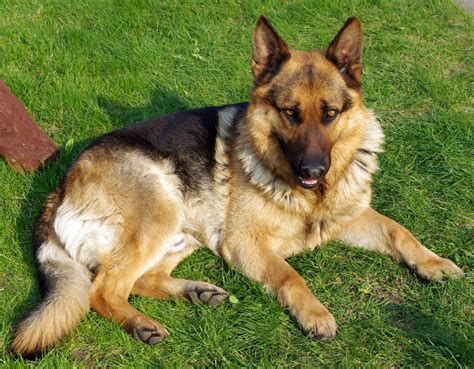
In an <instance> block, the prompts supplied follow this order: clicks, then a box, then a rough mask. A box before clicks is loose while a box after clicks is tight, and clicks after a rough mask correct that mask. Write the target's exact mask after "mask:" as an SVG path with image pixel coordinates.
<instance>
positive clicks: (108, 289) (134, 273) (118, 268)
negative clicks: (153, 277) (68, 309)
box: [90, 239, 168, 344]
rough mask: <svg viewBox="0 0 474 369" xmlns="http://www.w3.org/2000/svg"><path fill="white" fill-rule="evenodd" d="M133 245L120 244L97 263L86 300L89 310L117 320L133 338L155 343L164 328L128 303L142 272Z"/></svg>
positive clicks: (142, 264) (138, 257)
mask: <svg viewBox="0 0 474 369" xmlns="http://www.w3.org/2000/svg"><path fill="white" fill-rule="evenodd" d="M127 241H129V242H133V241H134V240H133V239H128V240H127ZM138 242H140V240H138ZM137 249H138V247H137V248H135V247H134V248H132V247H126V248H122V250H120V252H118V253H116V254H115V255H113V256H112V257H110V259H109V261H108V262H107V263H104V264H102V265H101V266H100V268H99V271H98V273H97V276H96V278H95V279H94V282H93V285H92V288H91V291H90V302H91V307H92V309H93V310H95V311H96V312H97V313H99V314H100V315H102V316H104V317H106V318H107V319H110V320H113V321H115V322H117V323H119V324H120V325H121V326H122V327H123V328H125V329H126V330H127V331H128V332H129V333H130V334H131V335H132V336H134V337H135V338H136V339H137V340H140V341H143V342H145V343H148V344H155V343H158V342H161V341H162V340H163V339H165V338H166V336H168V332H167V331H166V329H165V328H164V327H163V326H162V325H160V324H159V323H158V322H156V321H154V320H153V319H151V318H149V317H147V316H145V315H144V314H142V313H140V312H139V311H137V310H136V309H135V308H133V307H132V306H131V305H130V304H129V303H128V297H129V294H130V291H131V290H132V287H133V284H134V283H135V281H136V280H137V279H138V278H139V277H140V275H141V274H142V273H143V267H144V260H143V259H142V258H141V257H140V255H139V254H140V253H139V252H137V251H138V250H137Z"/></svg>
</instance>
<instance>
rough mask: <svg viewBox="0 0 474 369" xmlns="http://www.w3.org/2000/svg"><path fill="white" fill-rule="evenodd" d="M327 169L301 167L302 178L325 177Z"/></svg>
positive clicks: (312, 166) (317, 166)
mask: <svg viewBox="0 0 474 369" xmlns="http://www.w3.org/2000/svg"><path fill="white" fill-rule="evenodd" d="M325 171H326V167H325V166H324V165H315V166H314V165H307V164H303V165H302V166H301V177H303V178H312V179H317V178H320V177H321V176H322V175H324V172H325Z"/></svg>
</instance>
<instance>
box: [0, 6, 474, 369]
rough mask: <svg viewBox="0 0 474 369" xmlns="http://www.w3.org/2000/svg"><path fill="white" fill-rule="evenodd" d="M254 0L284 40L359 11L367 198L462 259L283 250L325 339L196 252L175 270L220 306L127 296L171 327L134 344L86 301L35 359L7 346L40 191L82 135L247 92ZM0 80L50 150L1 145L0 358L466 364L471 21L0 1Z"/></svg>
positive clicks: (334, 248)
mask: <svg viewBox="0 0 474 369" xmlns="http://www.w3.org/2000/svg"><path fill="white" fill-rule="evenodd" d="M262 13H264V14H266V15H267V16H268V17H269V18H270V20H271V21H272V22H273V24H274V25H275V27H276V28H277V29H278V30H279V32H280V34H281V35H282V36H283V38H284V39H285V40H286V41H287V42H288V43H289V44H290V45H292V46H293V47H295V48H300V49H312V48H324V47H325V46H327V45H328V43H329V41H330V40H331V39H332V37H333V36H334V35H335V33H336V32H337V30H338V29H339V27H340V26H341V25H342V24H343V22H344V20H345V19H346V18H347V17H348V16H350V15H352V14H357V15H358V16H359V18H360V19H361V22H362V25H363V28H364V33H365V38H366V42H365V53H364V61H365V64H364V75H363V80H364V96H365V102H366V104H367V105H368V106H369V107H371V108H373V109H374V110H375V111H376V113H377V115H378V117H379V119H380V121H381V122H382V125H383V127H384V130H385V133H386V136H387V139H386V141H387V143H386V152H385V153H384V155H383V156H382V158H381V172H379V173H378V174H377V176H376V178H375V181H374V200H373V205H374V207H375V208H376V209H378V210H379V211H381V212H382V213H384V214H386V215H388V216H390V217H392V218H394V219H395V220H397V221H399V222H400V223H402V224H403V225H405V226H406V227H407V228H409V229H411V230H412V231H413V233H414V234H415V235H416V236H417V237H418V239H420V240H421V241H422V242H423V243H424V244H426V245H427V246H428V247H429V248H431V249H432V250H434V251H435V252H437V253H438V254H440V255H442V256H444V257H448V258H451V259H452V260H454V261H455V262H456V263H457V264H458V265H459V266H460V267H462V268H463V269H464V271H465V272H466V274H467V278H464V279H463V280H459V281H444V282H442V283H425V282H422V281H421V280H420V279H418V278H417V277H415V276H414V275H413V274H412V273H410V272H409V271H408V270H407V269H406V268H405V267H404V266H400V265H397V264H396V263H393V262H392V261H391V260H390V259H389V258H387V257H384V256H380V255H377V254H374V253H370V252H366V251H361V250H356V249H351V248H348V247H346V246H344V245H342V244H337V243H333V244H330V245H328V246H327V247H325V248H323V249H320V250H317V251H316V252H313V253H307V254H304V255H300V256H298V257H295V258H291V259H290V260H289V261H290V263H291V264H292V265H293V266H294V268H295V269H296V270H297V271H298V272H300V273H301V275H302V276H303V277H304V278H305V280H306V281H307V282H308V285H309V287H310V288H311V289H312V290H313V291H314V292H315V294H316V295H317V296H318V297H319V298H320V300H321V301H322V302H323V303H324V304H325V305H326V306H327V307H328V308H329V309H330V310H331V311H332V313H333V314H334V316H335V318H336V320H337V321H338V324H339V329H340V331H339V334H338V336H337V338H336V339H335V340H334V341H333V342H331V343H320V342H316V341H312V340H310V339H309V338H306V337H305V336H304V334H303V333H302V332H301V331H300V329H299V328H298V326H297V324H296V323H295V321H294V320H293V319H292V318H291V317H290V315H289V314H288V312H287V311H285V310H284V309H282V308H280V306H279V305H278V304H277V302H276V301H275V300H274V299H273V298H272V297H271V296H269V295H267V294H266V293H265V292H264V291H263V289H262V288H261V287H260V286H259V285H257V284H256V283H253V282H252V281H250V280H249V279H247V278H245V277H244V276H242V275H241V274H240V273H238V272H237V271H235V270H232V269H229V268H228V267H226V266H225V265H224V263H223V262H222V261H221V260H220V259H218V258H216V257H215V256H213V255H212V254H211V253H210V252H208V251H206V250H200V251H198V252H196V253H195V254H193V255H192V256H191V257H189V258H188V259H187V260H185V262H184V263H183V264H181V265H180V266H179V267H178V268H177V270H176V271H175V272H174V275H176V276H180V277H183V278H189V279H195V280H204V281H208V282H210V283H213V284H216V285H219V286H222V287H224V288H226V289H227V290H228V291H230V293H231V294H232V295H234V296H235V297H236V299H237V301H235V300H234V303H231V302H226V303H224V304H223V305H221V306H219V307H218V308H211V307H207V306H195V305H191V304H187V303H184V302H180V301H154V300H151V299H147V298H132V304H133V305H134V306H136V307H137V308H138V309H139V310H141V311H143V312H145V313H146V314H148V315H150V316H152V317H154V318H156V319H157V320H158V321H160V322H161V323H163V324H164V325H165V326H166V327H167V328H168V330H169V331H170V333H171V337H170V338H169V339H168V340H167V341H165V342H164V343H162V344H160V345H157V346H153V347H149V346H146V345H144V344H141V343H139V342H137V341H135V340H134V339H133V338H132V337H130V336H129V335H128V334H127V333H126V332H125V331H123V330H122V329H121V328H120V327H119V326H118V325H116V324H113V323H111V322H109V321H108V320H106V319H104V318H102V317H100V316H98V315H97V314H96V313H93V312H91V313H89V314H88V315H87V316H86V317H85V318H84V320H83V321H82V323H81V324H80V326H79V327H78V329H77V330H76V331H75V332H74V333H73V334H72V335H70V336H69V337H68V338H66V339H65V340H63V341H61V342H60V344H59V345H58V346H57V348H55V349H53V350H52V351H50V352H49V353H47V354H46V355H45V356H44V357H43V358H42V359H41V360H37V361H34V362H31V363H28V362H27V361H24V360H21V359H17V360H13V359H11V358H10V357H9V356H8V354H7V353H6V350H7V348H8V345H9V343H10V340H11V328H12V325H13V324H14V323H15V321H16V320H17V319H18V318H19V317H20V316H22V314H24V313H25V312H26V311H27V310H28V309H30V308H31V307H32V306H33V305H34V304H35V303H36V302H37V301H38V299H39V292H38V285H37V281H36V277H35V270H34V262H33V256H32V252H31V250H30V230H31V225H32V222H33V219H34V218H35V216H36V214H37V213H38V211H39V209H40V207H41V204H42V202H43V201H44V199H45V197H46V195H47V193H48V192H49V191H51V190H52V189H53V188H54V187H55V186H56V184H57V183H58V182H59V180H60V179H61V177H62V176H63V175H64V173H65V171H66V170H67V168H68V166H69V165H70V163H71V162H72V160H73V159H74V157H75V156H76V155H77V154H78V153H79V152H80V150H81V149H82V148H83V147H84V146H85V145H86V144H87V143H88V142H90V141H91V140H92V139H93V138H94V137H96V136H98V135H100V134H102V133H104V132H107V131H110V130H112V129H114V128H118V127H122V126H124V125H127V124H131V123H133V122H138V121H141V120H144V119H147V118H149V117H153V116H156V115H160V114H165V113H170V112H175V111H179V110H182V109H186V108H193V107H199V106H205V105H220V104H228V103H232V102H237V101H244V100H246V99H247V96H248V92H249V89H250V86H251V83H252V75H251V72H250V42H251V34H252V30H253V26H254V24H255V21H256V19H257V17H258V15H260V14H262ZM0 14H1V15H2V16H1V17H0V78H1V79H3V80H4V81H5V82H6V83H7V84H8V85H9V86H10V88H11V90H12V91H13V92H14V93H15V94H16V96H17V97H18V98H19V99H20V100H21V101H22V102H23V103H24V104H25V106H26V107H27V109H28V110H29V111H30V112H31V114H32V115H33V117H34V118H35V120H36V121H37V122H38V123H39V125H40V126H41V127H42V128H43V129H44V130H45V131H46V132H47V134H48V135H50V136H51V137H52V138H53V139H54V140H55V141H56V142H57V143H58V144H59V145H60V146H61V148H62V153H61V155H60V156H59V158H58V159H57V160H56V161H55V162H54V163H53V164H51V165H49V166H48V167H46V168H44V170H43V171H41V172H37V173H32V174H19V173H17V172H14V171H12V170H11V169H10V168H9V167H8V165H7V164H6V163H5V162H4V161H3V160H0V234H1V237H0V366H4V367H28V366H30V367H31V366H32V367H71V366H75V367H95V366H101V367H105V366H108V367H139V368H140V367H204V366H205V367H214V366H218V367H291V368H296V367H298V368H299V367H306V368H314V367H361V366H364V367H385V368H399V367H460V368H464V367H466V368H467V367H470V368H472V367H474V345H473V342H474V333H473V332H474V328H473V298H472V260H473V259H472V256H473V247H472V245H473V224H474V222H473V198H474V193H473V183H474V177H473V173H474V165H473V163H474V161H473V142H474V138H473V125H472V123H473V98H472V91H473V90H474V89H473V69H472V66H473V64H472V60H473V59H474V55H473V54H474V53H473V42H472V39H473V35H474V27H473V23H472V19H471V18H469V16H468V15H467V14H466V13H464V12H463V11H462V10H461V9H459V8H458V7H457V6H455V5H454V4H453V3H451V2H449V1H421V0H420V1H413V0H403V1H396V2H392V1H384V0H379V1H376V0H374V1H368V0H367V1H352V2H349V1H342V0H324V1H284V2H283V1H276V0H275V1H262V2H257V1H252V0H250V1H222V2H216V1H202V2H199V4H198V2H197V1H186V2H183V1H164V2H158V1H141V2H138V1H137V2H135V1H111V0H110V1H70V2H68V1H26V0H21V1H19V0H13V1H11V0H3V1H1V2H0Z"/></svg>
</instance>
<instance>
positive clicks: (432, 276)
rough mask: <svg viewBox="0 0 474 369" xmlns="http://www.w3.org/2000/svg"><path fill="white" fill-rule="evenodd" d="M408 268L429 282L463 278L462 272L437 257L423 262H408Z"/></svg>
mask: <svg viewBox="0 0 474 369" xmlns="http://www.w3.org/2000/svg"><path fill="white" fill-rule="evenodd" d="M407 264H408V267H409V268H410V269H411V270H413V271H414V272H415V273H416V274H418V276H419V277H421V278H423V279H426V280H429V281H440V280H441V279H443V276H445V275H447V276H448V277H451V278H460V277H463V276H464V273H463V271H462V270H461V269H460V268H459V267H458V266H457V265H456V264H454V263H453V262H452V261H451V260H449V259H443V258H441V257H439V256H437V257H432V258H429V259H427V260H424V261H421V262H420V261H418V262H414V261H411V262H408V263H407Z"/></svg>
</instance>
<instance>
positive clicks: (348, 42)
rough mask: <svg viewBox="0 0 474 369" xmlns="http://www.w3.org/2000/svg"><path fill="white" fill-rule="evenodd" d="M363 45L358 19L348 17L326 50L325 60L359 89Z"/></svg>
mask: <svg viewBox="0 0 474 369" xmlns="http://www.w3.org/2000/svg"><path fill="white" fill-rule="evenodd" d="M363 45H364V36H363V35H362V27H361V25H360V22H359V19H357V17H350V18H349V19H347V20H346V23H345V24H344V26H343V27H342V28H341V29H340V30H339V32H338V33H337V35H336V37H334V40H332V42H331V44H330V45H329V47H328V49H327V50H326V58H328V59H329V60H331V61H332V62H333V63H334V64H336V66H337V67H338V68H339V70H340V71H341V73H342V74H344V75H345V76H347V77H349V82H353V85H354V87H360V79H361V75H362V48H363Z"/></svg>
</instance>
